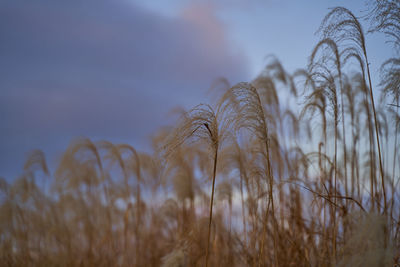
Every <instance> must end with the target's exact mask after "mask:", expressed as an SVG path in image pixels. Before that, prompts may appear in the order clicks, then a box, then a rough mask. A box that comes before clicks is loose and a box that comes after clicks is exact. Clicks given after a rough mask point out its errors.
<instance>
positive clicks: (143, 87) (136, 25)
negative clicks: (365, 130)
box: [0, 0, 390, 179]
mask: <svg viewBox="0 0 400 267" xmlns="http://www.w3.org/2000/svg"><path fill="white" fill-rule="evenodd" d="M349 2H351V3H349ZM339 5H341V6H345V7H347V8H349V9H350V10H352V11H353V12H354V13H355V14H356V15H361V14H364V13H362V12H361V11H363V10H365V9H366V7H365V4H364V1H286V0H281V1H278V0H264V1H258V0H254V1H245V0H242V1H240V0H230V1H228V0H215V1H207V0H204V1H183V0H172V1H165V0H152V1H135V0H113V1H111V0H86V1H81V0H71V1H54V0H35V1H28V0H20V1H14V0H2V1H0V36H1V42H0V58H1V61H0V77H1V78H0V121H1V122H2V123H1V124H0V176H4V177H6V178H7V179H12V178H14V177H16V176H17V175H18V174H20V173H21V172H22V167H23V162H24V160H25V157H26V154H27V153H28V152H29V151H31V150H32V149H42V150H43V151H44V152H45V154H46V156H47V158H48V160H49V162H50V165H51V166H54V165H55V163H56V162H57V158H58V157H59V156H60V154H61V153H62V151H63V150H65V148H66V147H67V146H68V144H69V143H70V142H71V141H72V140H73V139H74V138H76V137H82V136H85V137H89V138H92V139H94V140H103V139H106V140H108V141H111V142H116V143H120V142H126V143H129V144H131V145H133V146H134V147H136V148H137V149H139V150H148V149H149V148H150V136H151V135H152V134H154V133H155V132H156V131H157V129H159V128H160V127H162V126H163V125H167V124H168V123H170V122H171V121H172V119H171V116H170V110H171V109H173V108H174V107H177V106H183V107H184V108H190V107H192V106H194V105H196V104H199V103H204V102H210V95H209V94H208V93H207V92H208V88H209V87H210V85H211V84H212V82H213V81H214V80H215V79H216V78H218V77H226V78H227V79H228V80H229V81H230V82H231V83H232V84H233V83H236V82H239V81H250V80H251V79H253V78H254V77H255V76H256V75H257V73H259V72H260V71H261V70H262V67H263V66H264V64H265V57H266V56H268V55H271V54H274V55H276V56H277V57H278V58H279V59H280V60H281V62H282V63H283V65H284V66H285V67H286V68H287V70H288V71H294V70H295V69H296V68H300V67H304V66H305V64H306V63H307V57H308V55H309V53H310V52H311V50H312V47H313V45H315V44H316V43H317V41H318V37H317V36H315V35H314V33H315V31H316V30H317V28H318V26H319V24H320V22H321V20H322V18H323V17H324V15H325V14H326V13H327V12H328V8H329V7H334V6H339ZM365 28H366V29H367V25H366V24H365ZM367 46H368V47H367V49H368V50H369V54H370V61H371V67H372V71H373V72H374V73H377V72H376V71H377V70H378V68H379V66H380V64H381V63H382V62H383V61H384V60H385V59H386V58H388V57H389V55H390V54H389V52H390V49H385V48H386V47H389V46H387V45H385V43H384V38H382V36H380V35H375V36H369V37H368V38H367ZM375 77H376V79H375V81H377V77H378V76H377V75H375Z"/></svg>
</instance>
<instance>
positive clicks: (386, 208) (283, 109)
mask: <svg viewBox="0 0 400 267" xmlns="http://www.w3.org/2000/svg"><path fill="white" fill-rule="evenodd" d="M399 14H400V2H399V1H376V3H375V5H373V6H372V7H371V10H370V13H369V16H368V20H366V21H365V20H362V21H361V20H359V18H357V17H355V16H354V15H353V14H352V13H351V11H349V10H347V9H345V8H341V7H337V8H334V9H332V10H331V11H330V12H329V13H328V14H327V15H326V17H325V19H324V20H323V21H322V23H321V26H320V28H319V31H318V33H319V36H320V37H321V41H320V42H319V43H318V44H316V46H315V47H314V48H313V50H312V51H313V52H312V54H311V55H310V57H309V64H308V66H306V67H305V68H304V69H299V70H297V71H295V72H294V73H288V72H286V71H285V69H284V67H283V65H282V64H281V62H279V60H278V59H276V58H272V57H271V58H270V59H269V61H268V64H267V66H266V68H265V69H264V71H263V72H262V73H261V74H260V75H259V76H258V77H257V78H256V79H254V80H253V81H250V82H242V83H239V84H236V85H230V84H229V82H228V81H226V80H223V79H221V80H219V81H217V82H216V83H215V84H214V85H213V90H215V92H216V94H218V95H219V99H218V101H216V103H214V105H208V104H200V105H198V106H196V107H194V108H193V109H192V110H189V111H187V112H182V114H181V117H180V120H179V122H178V123H177V125H173V126H171V127H168V128H163V129H161V130H160V131H159V132H158V133H156V134H155V135H154V137H153V147H154V150H153V152H152V153H143V152H140V151H137V150H135V149H134V148H133V147H132V146H130V145H128V144H113V143H110V142H107V141H101V142H94V141H91V140H89V139H79V140H76V141H74V142H72V143H71V145H70V146H69V147H68V148H67V150H66V151H65V153H64V155H63V157H62V159H61V160H60V162H59V164H58V166H57V168H56V170H55V171H50V170H49V168H48V167H47V164H46V159H45V155H44V154H43V152H41V151H40V150H37V151H32V152H31V154H30V156H29V158H28V159H27V161H26V163H25V166H24V175H22V176H21V177H19V178H18V179H15V180H13V182H12V183H11V184H9V183H7V182H6V180H5V179H1V178H0V266H165V267H167V266H168V267H172V266H230V267H233V266H399V264H400V237H399V232H400V203H399V201H400V195H399V193H400V190H399V189H400V188H399V186H400V185H399V174H400V171H399V160H400V155H399V153H397V147H398V146H399V145H398V141H397V138H398V135H399V131H398V129H399V123H400V116H399V110H398V107H399V104H400V103H399V97H400V58H398V53H397V57H394V58H391V59H388V60H387V61H386V62H385V63H384V65H383V66H382V73H381V77H382V78H381V81H380V85H379V87H377V88H373V87H372V84H373V83H372V82H371V73H370V69H369V61H368V50H367V45H366V44H365V38H364V36H365V34H366V33H365V30H363V28H364V27H366V28H368V29H369V28H371V31H372V32H378V31H380V32H383V33H385V34H386V36H387V38H388V40H389V41H391V42H392V43H391V44H392V46H393V49H394V51H395V52H396V51H397V52H398V51H399V48H400V31H399V29H400V17H399ZM361 22H365V23H368V24H366V25H361ZM394 54H396V53H394ZM373 92H375V95H374V94H373ZM374 97H375V99H374Z"/></svg>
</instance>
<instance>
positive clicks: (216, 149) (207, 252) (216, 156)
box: [205, 148, 218, 267]
mask: <svg viewBox="0 0 400 267" xmlns="http://www.w3.org/2000/svg"><path fill="white" fill-rule="evenodd" d="M217 158H218V148H215V156H214V170H213V181H212V190H211V203H210V216H209V217H210V219H209V221H208V238H207V250H206V265H205V266H206V267H207V266H208V257H209V249H210V235H211V222H212V210H213V202H214V188H215V175H216V172H217Z"/></svg>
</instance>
